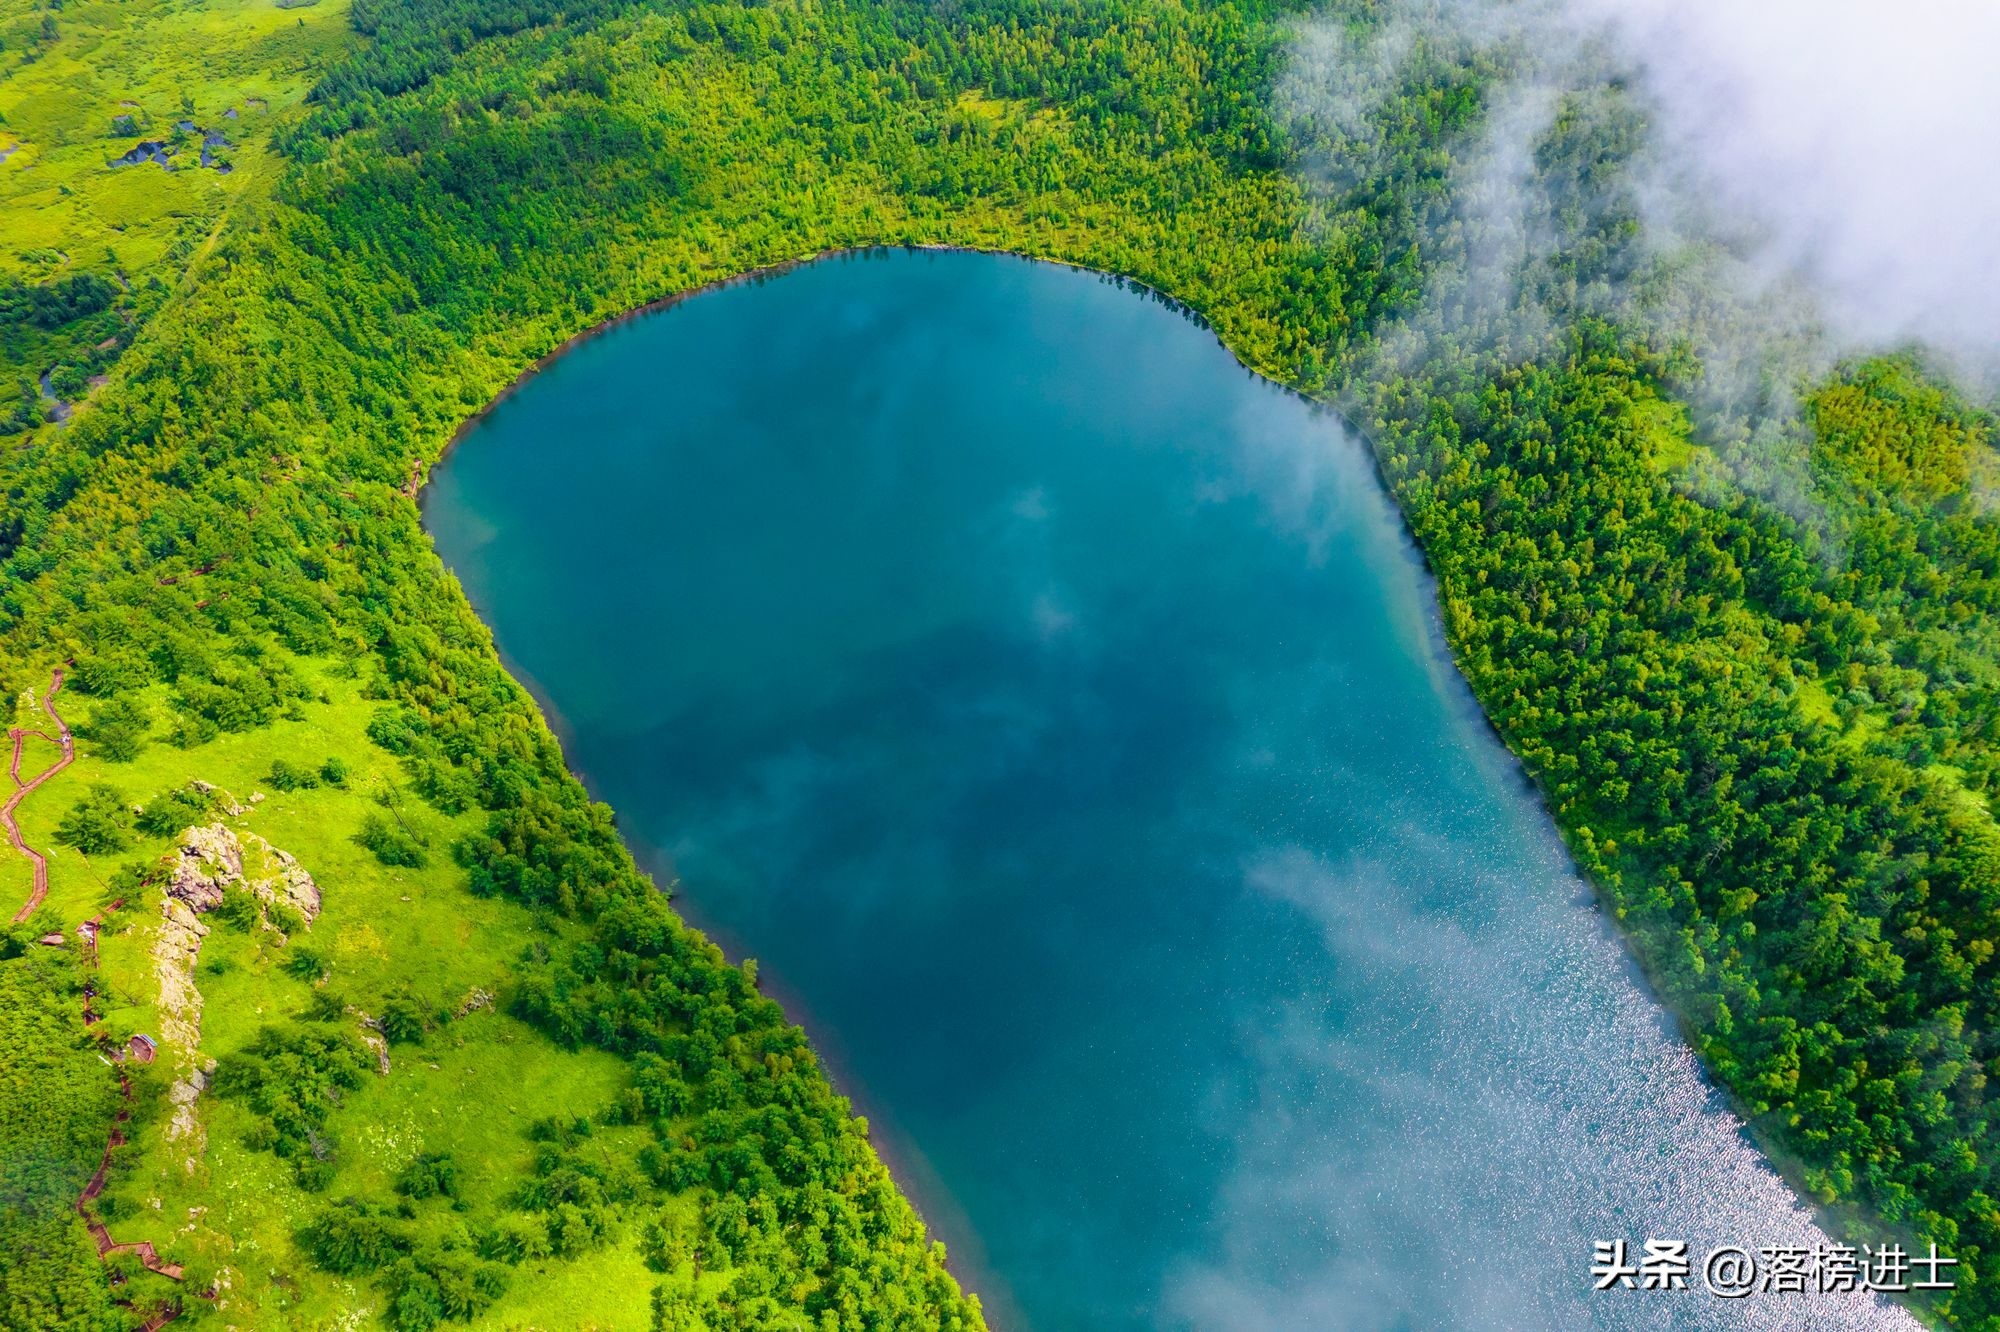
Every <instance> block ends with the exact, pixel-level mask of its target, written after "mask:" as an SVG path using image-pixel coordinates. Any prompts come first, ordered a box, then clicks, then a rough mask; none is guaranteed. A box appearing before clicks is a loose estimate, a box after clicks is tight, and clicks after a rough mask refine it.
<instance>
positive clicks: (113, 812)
mask: <svg viewBox="0 0 2000 1332" xmlns="http://www.w3.org/2000/svg"><path fill="white" fill-rule="evenodd" d="M131 831H132V810H131V808H130V807H129V806H127V805H126V803H125V797H124V796H122V795H120V794H119V793H118V791H117V789H116V788H115V787H110V786H106V785H104V784H103V783H102V782H100V783H98V784H97V785H95V786H93V787H91V788H90V790H89V791H88V792H87V793H85V795H84V797H83V799H81V800H79V801H77V802H76V804H75V805H73V806H71V807H70V811H69V813H67V814H65V815H63V817H62V822H60V823H58V824H57V825H56V840H57V841H58V842H61V843H62V844H63V845H64V846H68V847H74V848H75V849H77V850H78V851H81V852H83V854H85V855H86V856H101V855H105V854H107V853H109V852H112V851H123V850H124V849H125V847H126V846H127V845H128V843H129V840H130V834H131Z"/></svg>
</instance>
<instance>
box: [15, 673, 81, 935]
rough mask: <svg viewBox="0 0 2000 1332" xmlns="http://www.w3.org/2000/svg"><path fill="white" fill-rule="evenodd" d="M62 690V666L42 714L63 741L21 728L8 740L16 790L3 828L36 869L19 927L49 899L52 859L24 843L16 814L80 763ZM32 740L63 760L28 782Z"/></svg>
mask: <svg viewBox="0 0 2000 1332" xmlns="http://www.w3.org/2000/svg"><path fill="white" fill-rule="evenodd" d="M62 686H63V673H62V667H60V666H58V667H56V668H55V669H54V670H53V671H51V672H49V692H48V693H47V694H46V695H44V696H43V698H42V711H43V712H46V713H48V714H49V720H50V721H52V722H54V723H55V724H56V734H57V735H59V736H61V737H62V739H60V740H50V739H49V737H48V736H47V735H44V734H43V733H42V732H40V731H29V730H23V729H22V728H21V727H18V726H17V727H15V728H14V729H13V730H11V731H9V732H7V738H8V739H9V740H11V741H13V742H14V758H13V761H12V762H11V763H10V764H9V765H8V767H7V775H8V776H9V777H11V778H12V779H13V781H14V786H15V788H16V789H15V791H14V794H13V795H10V796H8V797H7V803H6V804H4V805H0V827H5V828H6V830H7V840H8V841H9V842H12V843H13V844H14V849H15V850H16V851H19V852H20V853H21V854H22V855H24V856H26V857H27V858H28V860H29V863H31V864H32V865H34V867H35V884H34V888H33V889H32V890H31V891H30V892H29V894H28V900H27V902H26V904H25V905H23V906H22V907H21V909H20V910H19V911H16V912H15V913H14V923H15V924H16V925H18V924H20V923H21V922H22V921H24V920H26V919H27V918H28V917H29V916H32V915H33V914H34V913H35V908H36V907H38V906H40V905H41V904H42V899H43V898H45V897H47V896H48V895H49V859H48V857H47V856H45V855H43V854H42V853H41V852H39V851H37V850H35V849H34V848H33V847H31V846H29V845H28V844H27V843H26V842H25V841H23V840H22V839H21V825H20V824H18V823H16V822H15V821H14V811H15V810H17V809H19V808H20V807H21V802H22V801H23V800H26V799H27V798H28V797H29V795H31V794H32V793H33V792H34V791H35V790H36V788H38V787H40V786H41V784H42V783H43V782H46V781H47V780H48V779H49V778H51V777H53V776H55V775H56V774H57V773H59V772H61V771H62V770H63V769H64V768H67V767H68V766H69V765H70V764H72V763H74V762H75V761H76V740H75V739H74V738H73V737H72V736H71V735H70V733H69V726H68V725H67V724H65V723H64V721H63V719H62V716H61V714H60V713H58V712H57V711H56V695H57V694H58V693H60V692H61V691H62ZM29 736H34V737H36V738H37V739H41V740H49V743H50V744H60V745H61V746H62V757H61V758H59V759H57V760H56V761H55V762H54V763H52V764H50V765H49V766H48V767H47V768H45V769H43V770H42V772H41V773H39V774H38V775H37V776H36V777H35V778H34V779H33V780H31V781H26V782H24V781H22V780H21V747H22V745H24V744H25V743H26V742H27V739H28V737H29Z"/></svg>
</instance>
